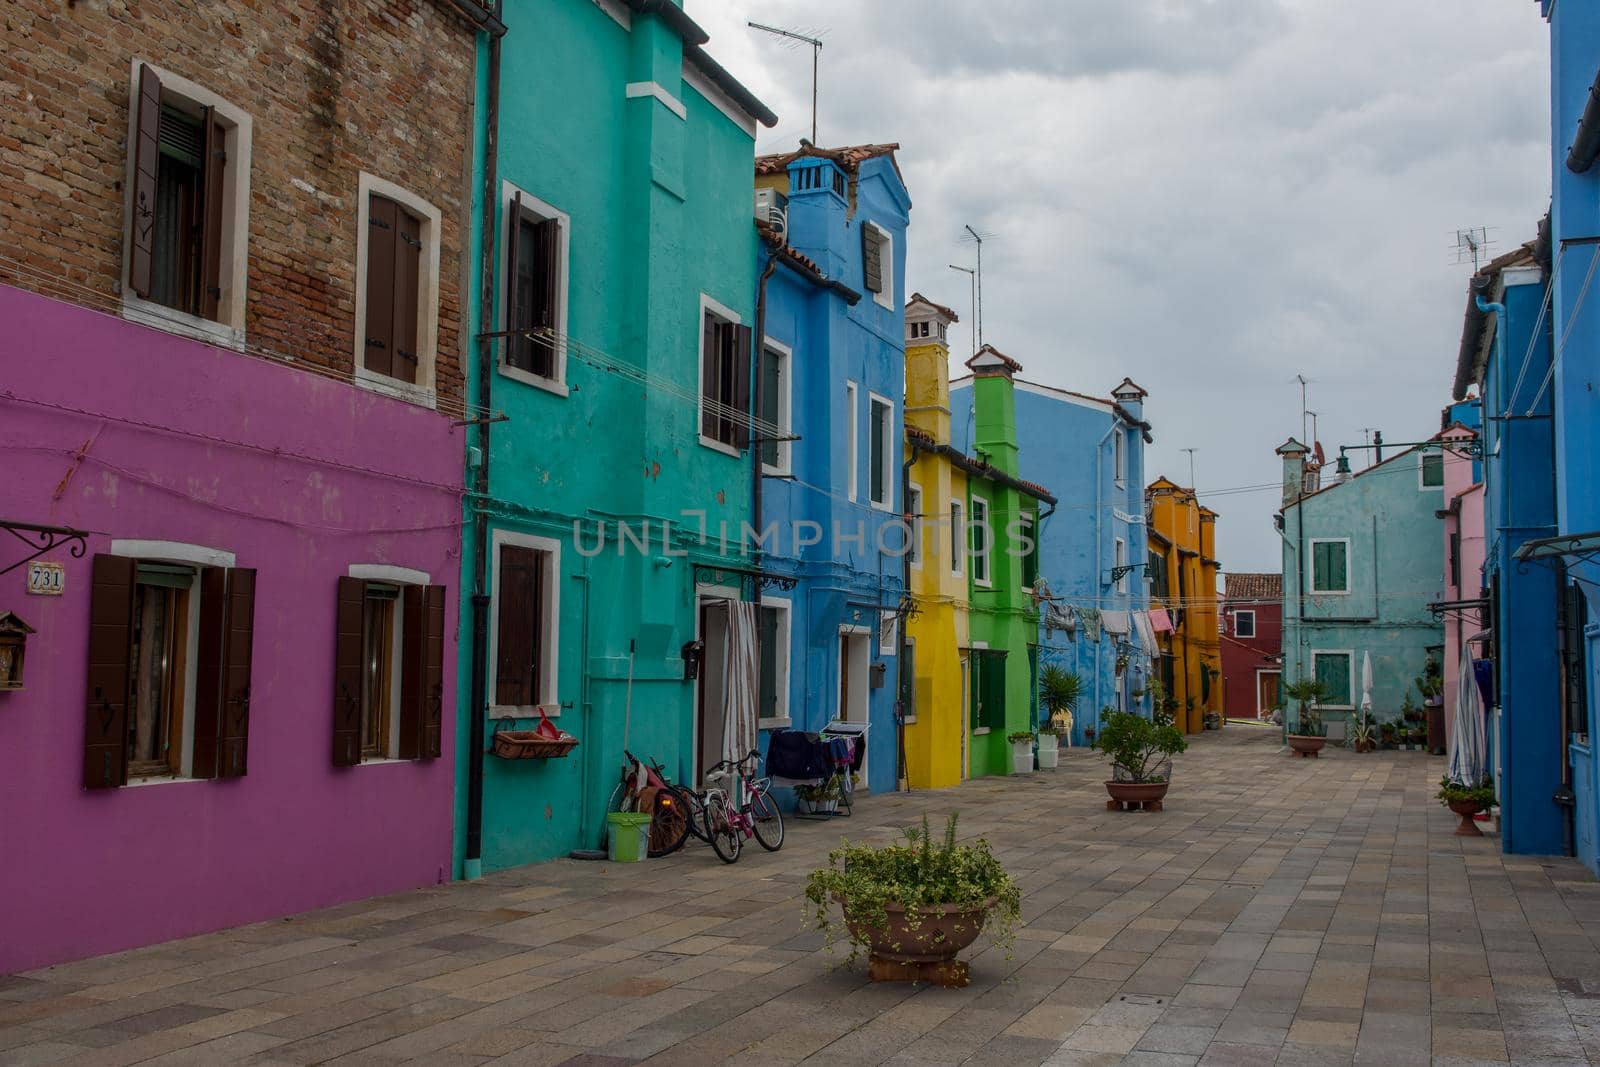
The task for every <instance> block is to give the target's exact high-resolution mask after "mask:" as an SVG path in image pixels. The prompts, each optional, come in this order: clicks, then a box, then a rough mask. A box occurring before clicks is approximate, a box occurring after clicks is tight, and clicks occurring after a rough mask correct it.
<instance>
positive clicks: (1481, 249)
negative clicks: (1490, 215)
mask: <svg viewBox="0 0 1600 1067" xmlns="http://www.w3.org/2000/svg"><path fill="white" fill-rule="evenodd" d="M1493 244H1494V241H1493V240H1491V239H1490V237H1489V228H1488V227H1487V226H1478V227H1475V228H1473V229H1470V230H1457V231H1456V262H1457V263H1465V262H1467V261H1468V260H1471V261H1472V273H1474V274H1476V273H1478V268H1479V267H1481V266H1483V261H1484V260H1486V259H1488V258H1489V248H1490V246H1492V245H1493Z"/></svg>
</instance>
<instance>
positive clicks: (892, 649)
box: [878, 611, 900, 659]
mask: <svg viewBox="0 0 1600 1067" xmlns="http://www.w3.org/2000/svg"><path fill="white" fill-rule="evenodd" d="M899 654H900V616H899V614H898V613H896V612H893V611H880V612H878V657H879V658H880V659H881V658H883V657H884V656H898V655H899Z"/></svg>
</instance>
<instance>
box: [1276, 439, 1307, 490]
mask: <svg viewBox="0 0 1600 1067" xmlns="http://www.w3.org/2000/svg"><path fill="white" fill-rule="evenodd" d="M1276 451H1277V453H1278V455H1280V456H1282V457H1283V506H1284V507H1288V506H1289V505H1290V504H1293V503H1294V502H1295V501H1296V500H1299V499H1300V498H1301V497H1302V496H1304V495H1305V492H1306V454H1307V453H1308V452H1309V451H1310V450H1309V449H1307V448H1306V446H1305V445H1303V444H1301V443H1300V442H1299V441H1296V440H1295V439H1294V438H1292V437H1291V438H1289V439H1288V440H1287V441H1285V442H1284V443H1283V444H1281V445H1279V446H1278V447H1277V450H1276Z"/></svg>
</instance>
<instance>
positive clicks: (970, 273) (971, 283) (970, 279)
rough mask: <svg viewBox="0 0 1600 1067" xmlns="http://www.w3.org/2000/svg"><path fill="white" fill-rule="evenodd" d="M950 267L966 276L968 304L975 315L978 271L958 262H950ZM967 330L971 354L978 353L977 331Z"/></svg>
mask: <svg viewBox="0 0 1600 1067" xmlns="http://www.w3.org/2000/svg"><path fill="white" fill-rule="evenodd" d="M950 269H951V270H958V271H960V272H961V273H962V274H965V275H966V276H967V289H968V290H969V293H968V295H969V297H970V298H971V301H972V303H971V305H970V306H971V308H972V313H973V315H974V317H976V315H977V313H978V272H977V271H975V270H973V269H972V268H971V267H963V266H961V265H960V264H959V263H952V264H950ZM968 332H969V333H971V334H972V354H973V355H974V356H976V355H977V354H978V331H977V330H975V329H974V330H969V331H968Z"/></svg>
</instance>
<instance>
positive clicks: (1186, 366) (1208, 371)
mask: <svg viewBox="0 0 1600 1067" xmlns="http://www.w3.org/2000/svg"><path fill="white" fill-rule="evenodd" d="M688 10H689V13H690V14H691V15H693V16H694V17H695V19H696V20H698V21H699V22H700V23H701V24H702V25H703V26H704V27H705V28H706V30H707V31H708V32H709V33H710V34H711V37H712V40H711V44H710V46H709V48H710V50H711V51H712V52H713V54H714V55H716V57H717V58H718V59H719V60H720V61H721V62H722V63H723V64H724V65H726V66H727V67H728V68H729V69H730V70H731V71H732V72H733V73H734V74H736V75H737V76H738V77H740V78H741V79H742V80H743V81H744V82H745V83H746V84H747V85H748V86H749V87H750V88H751V89H752V90H754V91H755V92H756V93H757V95H759V96H760V97H761V98H762V99H763V100H765V101H766V102H767V103H768V104H769V105H771V107H772V108H773V110H774V111H776V112H777V113H778V114H779V116H780V119H781V121H780V123H779V125H778V127H777V129H775V130H764V131H762V136H761V138H760V141H759V143H758V149H759V150H761V151H778V150H786V149H789V148H793V147H794V146H795V144H796V142H797V139H798V138H799V137H801V136H804V135H808V134H809V132H810V122H811V118H810V99H809V96H810V88H811V79H810V73H811V71H810V66H811V56H810V49H809V48H806V47H800V48H785V47H784V46H783V45H782V44H781V43H779V42H776V41H774V40H773V39H771V38H768V37H766V36H765V35H762V34H758V33H757V32H756V31H754V30H750V29H747V28H746V27H745V22H746V20H747V19H754V20H756V21H759V22H766V23H770V24H775V25H778V26H784V27H788V28H791V29H799V30H803V31H808V32H812V33H816V34H818V35H820V36H821V37H822V39H823V40H824V42H825V44H824V47H823V51H822V76H821V107H820V118H819V139H820V140H821V141H822V143H824V144H827V145H839V144H849V143H858V142H866V141H898V142H899V143H900V145H901V146H902V148H901V152H900V155H899V159H900V165H901V167H902V169H903V170H904V172H905V175H906V180H907V184H908V185H909V186H910V190H911V196H912V198H913V200H914V201H915V206H914V207H913V209H912V223H911V224H912V229H911V236H910V245H911V249H910V258H909V261H908V281H907V284H908V286H909V288H910V289H911V290H920V291H921V292H923V293H926V294H927V295H928V296H930V297H932V298H933V299H935V300H938V301H940V302H941V303H947V304H950V305H952V306H953V307H955V308H957V309H958V310H959V311H960V312H961V313H962V318H963V326H964V327H965V325H966V324H967V322H968V321H969V320H970V316H969V315H968V314H967V310H968V306H969V303H970V301H969V296H968V285H967V278H966V276H964V275H961V274H957V273H956V272H955V271H952V270H950V269H949V268H948V267H947V266H946V264H949V263H970V262H971V261H972V252H973V249H972V246H971V245H970V244H962V243H961V241H960V239H959V238H960V234H961V230H962V226H963V225H966V224H970V225H972V226H973V227H974V228H976V229H977V230H979V231H980V232H983V233H987V234H992V235H993V238H992V239H991V240H989V241H988V242H986V244H985V246H984V275H985V277H984V340H986V341H988V342H989V343H991V344H994V345H995V346H996V347H998V348H1000V349H1001V350H1002V351H1004V352H1006V353H1007V354H1009V355H1011V356H1014V357H1015V358H1017V359H1019V360H1021V361H1022V363H1023V364H1024V365H1025V367H1026V371H1025V374H1026V376H1027V377H1029V378H1031V379H1034V380H1037V381H1042V382H1045V383H1047V384H1052V385H1060V386H1064V387H1066V388H1071V389H1077V390H1080V391H1085V392H1096V393H1104V392H1106V391H1108V390H1109V389H1110V387H1111V386H1112V385H1113V384H1115V383H1116V382H1117V381H1119V380H1120V379H1121V378H1122V376H1123V375H1124V374H1129V375H1132V377H1133V378H1134V379H1135V380H1136V381H1138V382H1139V383H1140V384H1142V385H1143V386H1144V387H1145V388H1146V389H1148V390H1149V391H1150V394H1151V395H1150V400H1149V402H1148V407H1147V414H1148V417H1149V418H1150V420H1151V421H1152V422H1153V423H1154V427H1155V430H1154V432H1155V438H1156V443H1155V445H1154V446H1153V447H1152V448H1151V449H1150V451H1149V453H1148V462H1147V469H1148V473H1149V474H1150V475H1151V476H1152V477H1154V476H1155V475H1157V474H1163V473H1164V474H1167V475H1170V476H1171V477H1173V478H1174V479H1175V480H1178V481H1182V482H1187V481H1188V480H1189V478H1188V465H1189V458H1188V456H1187V455H1186V454H1185V453H1184V452H1182V451H1181V450H1182V449H1184V448H1191V447H1192V448H1196V449H1198V450H1199V451H1198V452H1197V453H1196V454H1195V467H1196V475H1195V481H1196V483H1198V487H1199V489H1200V491H1201V499H1202V501H1203V502H1206V503H1209V504H1210V505H1211V506H1212V507H1214V508H1216V510H1217V511H1219V512H1220V513H1221V515H1222V517H1221V519H1220V520H1219V524H1218V537H1219V542H1220V544H1219V548H1220V554H1221V557H1222V562H1223V566H1224V568H1225V569H1228V570H1241V571H1247V570H1256V569H1261V570H1277V569H1278V567H1279V565H1280V557H1279V551H1278V544H1279V542H1278V540H1277V538H1276V536H1275V535H1274V533H1273V532H1272V526H1271V516H1272V513H1273V510H1274V508H1275V506H1276V502H1277V498H1276V495H1275V492H1274V491H1273V490H1271V489H1268V490H1265V491H1255V492H1231V493H1218V494H1217V495H1215V496H1212V497H1210V498H1209V499H1208V497H1207V493H1208V491H1215V490H1227V489H1235V488H1237V487H1242V486H1254V485H1261V484H1263V483H1274V482H1275V481H1276V480H1277V478H1278V472H1279V467H1278V461H1277V458H1276V457H1275V456H1274V455H1273V451H1272V450H1273V449H1274V448H1275V447H1276V446H1277V445H1278V444H1280V443H1282V441H1283V440H1284V438H1286V437H1287V436H1289V435H1290V434H1295V435H1298V434H1299V431H1300V391H1299V385H1298V384H1297V383H1296V382H1295V375H1296V374H1304V375H1305V376H1306V377H1307V378H1308V379H1310V381H1311V385H1310V400H1309V403H1308V406H1309V407H1310V408H1311V409H1312V410H1314V411H1316V412H1318V413H1319V419H1318V430H1319V434H1318V435H1319V437H1320V438H1321V440H1322V442H1323V445H1324V447H1325V448H1326V449H1327V450H1328V452H1329V453H1330V454H1335V453H1337V446H1338V445H1339V444H1350V443H1361V442H1363V441H1364V440H1365V435H1364V433H1363V430H1364V428H1367V427H1378V428H1380V429H1382V431H1383V433H1384V436H1385V438H1387V439H1388V440H1390V441H1404V440H1415V439H1417V438H1419V437H1425V436H1427V435H1429V434H1430V433H1432V432H1434V431H1436V430H1437V429H1438V418H1439V409H1440V408H1441V407H1442V406H1443V404H1444V403H1445V402H1446V401H1447V400H1448V393H1449V389H1450V385H1451V382H1452V377H1453V373H1454V366H1455V352H1456V346H1457V344H1458V342H1459V339H1460V330H1461V318H1462V312H1463V309H1464V307H1465V292H1466V279H1467V276H1468V274H1469V273H1470V272H1471V268H1470V266H1463V265H1460V264H1458V263H1457V262H1456V253H1455V244H1456V237H1455V234H1456V231H1457V230H1459V229H1463V228H1468V227H1478V226H1485V227H1489V229H1490V232H1489V236H1490V239H1491V240H1493V241H1495V242H1496V245H1495V246H1494V250H1505V249H1508V248H1510V247H1513V246H1515V245H1517V244H1520V243H1521V242H1522V241H1524V240H1528V239H1530V238H1531V237H1532V236H1533V229H1534V225H1535V223H1536V221H1537V219H1538V217H1539V216H1540V215H1542V214H1543V213H1544V210H1545V208H1546V206H1547V204H1548V200H1549V184H1550V183H1549V153H1548V149H1547V147H1546V141H1547V139H1548V112H1549V105H1548V100H1547V95H1548V54H1547V38H1546V36H1545V26H1544V23H1543V22H1542V20H1541V19H1540V18H1539V17H1538V15H1537V8H1536V7H1535V5H1534V4H1532V3H1528V2H1526V0H1523V2H1514V0H1408V2H1397V0H1109V2H1108V0H985V2H983V3H955V2H952V0H699V2H698V3H696V2H695V0H689V5H688ZM952 344H953V347H954V348H955V349H956V350H957V351H964V350H966V346H967V345H968V344H969V341H968V338H967V336H966V335H965V334H962V335H959V336H957V337H955V338H954V339H953V341H952ZM1026 462H1027V458H1026V457H1023V463H1024V465H1026ZM1024 473H1026V469H1025V470H1024Z"/></svg>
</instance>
